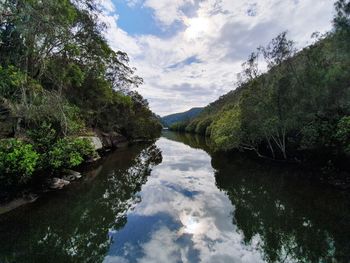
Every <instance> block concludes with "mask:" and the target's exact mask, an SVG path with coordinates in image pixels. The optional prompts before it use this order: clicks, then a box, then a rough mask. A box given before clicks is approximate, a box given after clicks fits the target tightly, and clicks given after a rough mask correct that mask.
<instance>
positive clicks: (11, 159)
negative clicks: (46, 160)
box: [0, 139, 40, 186]
mask: <svg viewBox="0 0 350 263" xmlns="http://www.w3.org/2000/svg"><path fill="white" fill-rule="evenodd" d="M39 157H40V155H39V154H38V153H37V152H36V151H35V150H34V149H33V146H32V145H31V144H27V143H25V142H22V141H19V140H16V139H10V140H3V141H1V142H0V184H1V185H2V186H6V185H17V184H18V185H20V184H25V183H27V182H28V181H29V180H30V179H31V177H32V175H33V173H34V172H35V170H36V167H37V165H38V160H39Z"/></svg>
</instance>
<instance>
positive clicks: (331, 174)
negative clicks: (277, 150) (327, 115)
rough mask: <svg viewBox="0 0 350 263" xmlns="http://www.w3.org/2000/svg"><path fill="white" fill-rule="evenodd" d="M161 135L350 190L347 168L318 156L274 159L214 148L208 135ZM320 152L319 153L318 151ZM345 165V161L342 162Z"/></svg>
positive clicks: (349, 176)
mask: <svg viewBox="0 0 350 263" xmlns="http://www.w3.org/2000/svg"><path fill="white" fill-rule="evenodd" d="M163 136H164V137H166V138H168V139H171V140H175V141H182V142H186V144H188V145H190V146H191V147H193V148H201V149H204V150H205V151H206V152H207V153H208V154H210V155H212V156H217V157H216V158H217V159H220V158H225V159H232V160H234V159H236V158H237V157H240V156H244V157H245V158H247V159H251V160H252V161H254V162H256V163H260V164H261V165H262V166H265V167H266V168H268V167H280V168H284V169H290V170H292V171H295V174H298V171H303V176H304V177H305V176H307V178H308V179H309V180H311V181H314V182H315V183H316V182H317V183H322V184H324V185H326V187H327V186H332V187H334V188H335V189H337V190H341V191H350V172H349V170H348V169H345V168H344V167H343V166H342V167H343V168H342V167H337V166H335V165H334V164H333V163H332V162H327V161H324V159H322V160H321V159H320V157H319V156H317V157H315V158H313V159H312V161H311V159H310V161H309V162H300V161H297V160H274V159H271V158H261V157H259V156H257V155H256V154H255V153H254V152H249V151H248V152H247V151H238V150H230V151H226V152H224V151H218V150H217V149H216V148H215V144H214V142H213V141H212V140H211V139H210V137H207V136H203V135H198V134H193V133H189V132H174V131H170V130H169V131H164V130H163ZM319 154H320V153H319ZM343 165H345V163H344V164H343Z"/></svg>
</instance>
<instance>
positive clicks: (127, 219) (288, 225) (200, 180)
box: [0, 132, 350, 263]
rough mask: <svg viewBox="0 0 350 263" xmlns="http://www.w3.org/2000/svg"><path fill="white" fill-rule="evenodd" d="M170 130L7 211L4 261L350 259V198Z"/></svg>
mask: <svg viewBox="0 0 350 263" xmlns="http://www.w3.org/2000/svg"><path fill="white" fill-rule="evenodd" d="M306 177H307V175H306V174H304V173H302V172H300V171H296V170H294V169H286V168H281V167H280V168H279V167H271V165H267V164H265V165H263V164H259V163H257V162H254V161H251V160H248V159H246V158H244V157H242V156H240V155H237V156H230V157H227V156H218V155H210V150H209V147H208V142H205V141H204V139H203V138H200V137H194V136H190V135H179V134H175V133H170V132H166V133H165V134H164V136H163V138H161V139H159V140H158V141H157V142H156V144H155V145H138V146H134V147H131V148H129V149H126V150H122V151H118V152H115V153H114V154H111V155H109V156H108V157H107V158H106V160H105V161H104V162H103V163H102V164H101V166H100V167H98V168H96V169H95V170H93V171H91V172H89V173H87V174H86V177H85V178H84V179H83V180H82V181H80V182H78V183H74V184H72V185H70V186H69V187H67V188H66V189H64V190H62V191H60V192H56V193H48V194H47V196H45V197H44V198H41V199H40V200H38V201H37V202H35V203H33V204H31V205H28V206H25V207H23V208H20V209H17V210H15V211H13V212H11V213H8V214H5V215H3V216H0V262H35V263H37V262H38V263H40V262H45V263H46V262H94V263H95V262H104V263H109V262H120V263H124V262H162V263H163V262H213V263H220V262H254V263H255V262H350V196H349V194H348V193H345V192H340V191H337V190H333V189H331V188H327V187H325V186H321V185H315V184H314V183H311V182H310V181H311V180H310V181H309V180H307V179H305V178H306Z"/></svg>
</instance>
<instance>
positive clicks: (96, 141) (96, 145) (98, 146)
mask: <svg viewBox="0 0 350 263" xmlns="http://www.w3.org/2000/svg"><path fill="white" fill-rule="evenodd" d="M80 138H81V139H88V140H89V141H90V142H91V144H92V145H93V147H94V149H95V151H99V150H102V149H103V144H102V141H101V139H100V138H99V137H97V136H86V137H80Z"/></svg>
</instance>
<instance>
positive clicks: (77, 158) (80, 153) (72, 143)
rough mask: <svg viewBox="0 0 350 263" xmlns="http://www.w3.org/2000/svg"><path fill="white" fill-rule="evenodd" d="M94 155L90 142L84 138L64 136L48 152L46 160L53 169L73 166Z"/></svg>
mask: <svg viewBox="0 0 350 263" xmlns="http://www.w3.org/2000/svg"><path fill="white" fill-rule="evenodd" d="M93 155H94V149H93V147H92V145H91V142H90V141H89V140H88V139H85V138H77V139H71V138H64V139H60V140H58V141H57V142H56V144H55V145H54V146H53V147H52V148H51V150H50V151H49V152H48V159H49V160H48V162H49V164H50V167H51V168H52V169H54V170H59V169H61V168H73V167H76V166H78V165H80V164H81V163H82V162H83V161H84V160H87V159H88V158H89V157H91V156H93Z"/></svg>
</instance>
